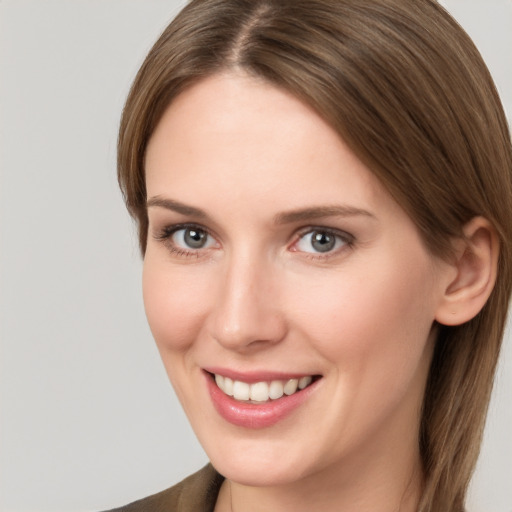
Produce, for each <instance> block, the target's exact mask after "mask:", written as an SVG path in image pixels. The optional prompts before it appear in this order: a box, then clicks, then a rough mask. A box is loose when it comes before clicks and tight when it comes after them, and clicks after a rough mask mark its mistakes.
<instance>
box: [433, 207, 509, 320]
mask: <svg viewBox="0 0 512 512" xmlns="http://www.w3.org/2000/svg"><path fill="white" fill-rule="evenodd" d="M463 232H464V238H460V239H457V240H456V241H455V242H454V246H455V250H456V256H455V261H454V262H453V263H452V269H453V270H454V272H450V273H449V274H447V275H449V278H448V279H447V283H446V286H445V290H444V295H443V297H442V300H441V302H440V304H439V307H438V309H437V314H436V320H437V321H438V322H439V323H440V324H443V325H460V324H463V323H465V322H467V321H469V320H471V319H472V318H473V317H475V316H476V315H477V314H478V313H479V312H480V310H481V309H482V308H483V307H484V305H485V303H486V302H487V299H488V298H489V296H490V294H491V292H492V290H493V288H494V284H495V282H496V273H497V267H498V254H499V240H498V235H497V233H496V230H495V229H494V226H493V225H492V224H491V223H490V222H489V221H488V220H487V219H484V218H483V217H474V218H473V219H471V220H470V221H469V222H468V223H467V224H466V225H465V226H464V229H463ZM454 274H455V277H453V276H454Z"/></svg>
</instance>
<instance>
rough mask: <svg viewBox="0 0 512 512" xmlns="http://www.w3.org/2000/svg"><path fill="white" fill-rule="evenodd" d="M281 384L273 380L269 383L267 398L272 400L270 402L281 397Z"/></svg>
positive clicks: (282, 391)
mask: <svg viewBox="0 0 512 512" xmlns="http://www.w3.org/2000/svg"><path fill="white" fill-rule="evenodd" d="M283 393H284V390H283V383H282V382H281V381H280V380H273V381H272V382H271V383H270V389H269V392H268V396H269V397H270V398H272V400H277V399H278V398H281V397H282V396H283Z"/></svg>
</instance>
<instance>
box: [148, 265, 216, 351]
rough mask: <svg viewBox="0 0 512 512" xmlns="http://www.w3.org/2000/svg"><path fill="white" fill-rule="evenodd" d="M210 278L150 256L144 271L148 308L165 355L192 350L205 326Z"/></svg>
mask: <svg viewBox="0 0 512 512" xmlns="http://www.w3.org/2000/svg"><path fill="white" fill-rule="evenodd" d="M207 283H208V279H207V278H206V276H204V279H203V278H201V276H197V272H196V273H195V277H194V279H191V278H190V275H189V273H188V272H187V271H186V270H185V271H184V270H183V268H181V269H179V271H178V270H177V269H175V268H173V266H172V265H169V263H168V262H167V263H166V262H161V263H160V262H158V261H154V259H153V258H152V257H151V255H146V259H145V260H144V270H143V296H144V307H145V310H146V316H147V319H148V323H149V326H150V328H151V332H152V334H153V337H154V338H155V341H156V343H157V345H158V348H159V350H160V352H161V353H162V356H163V354H164V352H166V351H183V350H186V349H188V348H189V347H190V346H191V345H192V343H193V341H194V339H196V337H197V335H198V333H199V331H200V329H201V327H202V325H203V323H204V316H205V311H206V309H207V307H206V305H207V303H208V301H209V296H208V285H207Z"/></svg>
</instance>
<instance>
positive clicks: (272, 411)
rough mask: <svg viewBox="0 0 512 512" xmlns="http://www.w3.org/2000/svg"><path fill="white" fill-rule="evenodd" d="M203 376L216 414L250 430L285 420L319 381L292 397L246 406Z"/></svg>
mask: <svg viewBox="0 0 512 512" xmlns="http://www.w3.org/2000/svg"><path fill="white" fill-rule="evenodd" d="M205 376H206V382H207V386H208V391H209V392H210V396H211V398H212V401H213V405H214V406H215V409H216V410H217V412H218V413H219V414H220V415H221V416H222V417H223V418H224V419H225V420H226V421H228V422H229V423H232V424H233V425H236V426H238V427H244V428H252V429H259V428H265V427H271V426H272V425H275V424H276V423H278V422H279V421H281V420H282V419H284V418H286V417H287V416H288V415H290V414H291V413H292V412H293V411H294V410H296V409H297V408H298V407H300V406H301V405H302V404H303V403H304V402H305V401H306V400H307V399H308V397H309V396H310V395H311V393H313V391H314V390H315V389H316V387H317V384H318V382H319V381H320V380H321V379H319V380H317V381H315V382H313V384H310V385H309V386H308V387H307V388H304V389H302V390H301V391H298V392H296V393H294V394H293V395H289V396H287V395H283V396H282V397H281V398H278V399H277V400H269V401H267V402H261V403H255V404H248V403H245V402H239V401H238V400H235V399H234V398H233V397H231V396H228V395H226V394H225V393H223V392H222V391H221V390H220V389H219V387H218V386H217V384H215V382H214V380H213V379H212V378H211V375H210V374H207V373H205Z"/></svg>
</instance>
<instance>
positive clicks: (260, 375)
mask: <svg viewBox="0 0 512 512" xmlns="http://www.w3.org/2000/svg"><path fill="white" fill-rule="evenodd" d="M203 369H204V371H206V372H208V373H211V374H213V375H215V374H216V375H222V376H223V377H229V378H230V379H232V380H238V381H241V382H246V383H247V384H253V383H255V382H270V381H273V380H289V379H300V378H301V377H307V376H311V377H314V376H317V375H318V374H315V373H309V372H275V371H268V370H251V371H244V372H241V371H238V370H233V369H230V368H219V367H208V368H203Z"/></svg>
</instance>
